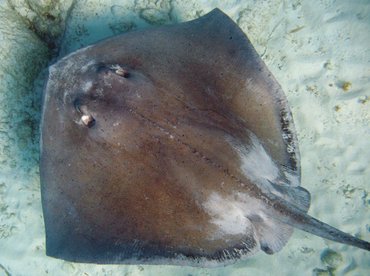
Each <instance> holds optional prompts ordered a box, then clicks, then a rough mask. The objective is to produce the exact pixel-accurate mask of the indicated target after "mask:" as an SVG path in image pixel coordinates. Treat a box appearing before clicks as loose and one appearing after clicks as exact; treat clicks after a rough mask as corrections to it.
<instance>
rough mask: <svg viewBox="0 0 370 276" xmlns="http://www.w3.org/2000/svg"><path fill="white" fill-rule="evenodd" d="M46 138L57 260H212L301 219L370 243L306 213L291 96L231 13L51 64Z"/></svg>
mask: <svg viewBox="0 0 370 276" xmlns="http://www.w3.org/2000/svg"><path fill="white" fill-rule="evenodd" d="M41 145H42V148H41V164H40V171H41V183H42V200H43V210H44V218H45V227H46V250H47V254H48V255H49V256H53V257H57V258H62V259H65V260H70V261H77V262H94V263H152V264H156V263H165V264H188V265H199V266H204V265H207V264H209V263H210V261H214V262H216V263H227V262H228V261H232V260H234V259H238V258H243V257H246V256H249V255H251V254H254V253H255V252H257V251H258V250H259V249H262V250H263V251H265V252H266V253H269V254H272V253H274V252H277V251H279V250H280V249H281V248H282V247H283V246H284V245H285V244H286V242H287V241H288V239H289V237H290V236H291V234H292V229H293V227H297V228H300V229H302V230H305V231H308V232H310V233H313V234H316V235H319V236H322V237H324V238H328V239H332V240H336V241H339V242H343V243H347V244H351V245H354V246H358V247H362V248H365V249H367V250H369V243H367V242H365V241H361V240H359V239H357V238H355V237H352V236H350V235H348V234H345V233H343V232H340V231H339V230H337V229H335V228H332V227H330V226H328V225H326V224H324V223H322V222H320V221H318V220H316V219H314V218H311V217H309V216H308V215H307V214H306V213H307V210H308V208H309V202H310V196H309V193H308V192H307V191H306V190H305V189H303V188H301V187H300V186H299V185H300V166H299V161H300V160H299V154H298V148H297V139H296V135H295V131H294V126H293V121H292V118H291V115H290V110H289V107H288V105H287V101H286V98H285V96H284V94H283V92H282V90H281V88H280V86H279V85H278V84H277V82H276V80H275V79H274V78H273V76H271V74H270V72H269V71H268V69H267V68H266V66H265V65H264V64H263V62H262V61H261V59H260V57H259V56H258V55H257V53H256V51H255V50H254V48H253V47H252V45H251V43H250V42H249V40H248V39H247V37H246V36H245V35H244V34H243V32H242V31H241V30H240V29H239V28H238V26H237V25H236V24H235V23H234V22H233V21H232V20H231V19H229V18H228V17H227V16H226V15H225V14H223V13H222V12H221V11H219V10H217V9H216V10H214V11H212V12H211V13H209V14H207V15H205V16H203V17H201V18H199V19H197V20H194V21H191V22H187V23H182V24H178V25H174V26H163V27H159V28H153V29H148V30H141V31H135V32H131V33H127V34H124V35H121V36H117V37H113V38H111V39H108V40H105V41H102V42H99V43H97V44H95V45H93V46H90V47H87V48H84V49H82V50H79V51H77V52H75V53H73V54H71V55H69V56H67V57H65V58H63V59H62V60H60V61H59V62H58V63H56V64H55V65H53V66H51V67H50V74H49V80H48V83H47V86H46V90H45V95H44V110H43V118H42V141H41Z"/></svg>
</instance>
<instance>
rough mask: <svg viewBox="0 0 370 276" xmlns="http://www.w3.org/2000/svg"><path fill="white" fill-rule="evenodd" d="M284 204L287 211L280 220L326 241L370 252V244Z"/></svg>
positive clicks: (278, 217) (279, 217)
mask: <svg viewBox="0 0 370 276" xmlns="http://www.w3.org/2000/svg"><path fill="white" fill-rule="evenodd" d="M280 203H282V202H280ZM283 204H284V205H285V208H286V209H285V208H283V209H285V210H284V212H283V213H284V215H283V216H277V219H278V220H280V221H282V222H284V223H286V224H288V225H291V226H293V227H295V228H298V229H301V230H303V231H305V232H308V233H311V234H314V235H316V236H319V237H322V238H324V239H328V240H332V241H336V242H340V243H344V244H348V245H352V246H355V247H358V248H362V249H365V250H367V251H370V242H367V241H364V240H361V239H359V238H356V237H354V236H352V235H350V234H347V233H345V232H342V231H340V230H339V229H337V228H335V227H332V226H330V225H328V224H326V223H324V222H322V221H320V220H318V219H315V218H313V217H311V216H309V215H308V214H306V213H305V212H304V211H303V210H301V209H299V208H295V207H294V206H293V205H292V206H287V205H290V204H289V203H287V202H284V203H283ZM279 209H280V208H279ZM280 210H282V209H280Z"/></svg>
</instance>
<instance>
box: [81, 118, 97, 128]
mask: <svg viewBox="0 0 370 276" xmlns="http://www.w3.org/2000/svg"><path fill="white" fill-rule="evenodd" d="M81 122H82V123H83V124H84V125H85V126H87V127H92V126H93V125H94V124H95V119H94V117H93V116H91V115H82V116H81Z"/></svg>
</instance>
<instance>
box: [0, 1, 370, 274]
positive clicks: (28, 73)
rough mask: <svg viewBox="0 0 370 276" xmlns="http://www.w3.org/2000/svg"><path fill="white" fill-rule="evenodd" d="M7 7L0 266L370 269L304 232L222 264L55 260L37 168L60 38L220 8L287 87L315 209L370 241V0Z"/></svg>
mask: <svg viewBox="0 0 370 276" xmlns="http://www.w3.org/2000/svg"><path fill="white" fill-rule="evenodd" d="M9 3H10V4H11V5H9ZM0 4H1V5H0V7H1V8H0V275H178V276H180V275H370V253H369V252H365V251H364V250H360V249H357V248H353V247H350V246H346V245H342V244H338V243H334V242H330V241H326V240H324V239H322V238H319V237H315V236H313V235H310V234H307V233H305V232H302V231H299V230H296V231H295V232H294V235H293V236H292V238H291V239H290V240H289V242H288V244H287V245H286V246H285V247H284V249H283V250H282V251H281V252H279V253H277V254H275V255H273V256H269V255H266V254H264V253H262V252H261V253H259V254H257V255H255V256H254V257H251V258H249V259H247V260H245V261H240V262H237V263H235V264H234V265H229V266H226V267H221V268H211V269H206V268H193V267H176V266H163V265H157V266H148V265H94V264H77V263H70V262H65V261H62V260H57V259H53V258H50V257H47V256H46V255H45V241H44V224H43V218H42V210H41V201H40V183H39V175H38V147H39V143H38V139H39V129H38V124H39V120H40V105H41V92H42V86H43V82H44V80H45V76H46V73H45V72H46V70H45V68H46V66H47V64H48V63H49V62H50V57H51V56H52V54H53V52H51V51H50V50H49V49H51V48H53V47H54V46H53V45H60V47H61V48H60V55H61V56H63V55H65V54H67V53H69V52H71V51H73V50H75V49H78V48H80V47H82V46H84V45H87V44H89V43H93V42H95V41H97V40H99V39H101V38H104V37H108V36H111V35H113V34H118V33H121V32H125V31H128V30H130V29H136V28H144V27H150V26H151V25H160V24H170V23H175V22H182V21H187V20H190V19H193V18H196V17H198V16H199V15H202V14H205V13H207V12H208V11H210V10H211V9H212V8H214V7H219V8H220V9H222V10H223V11H224V12H225V13H227V14H228V15H229V16H230V17H231V18H232V19H233V20H235V21H236V22H237V23H238V24H239V26H240V27H241V28H242V29H243V30H244V32H245V33H246V34H247V35H248V36H249V38H250V40H251V41H252V43H253V44H254V46H255V48H256V49H257V51H258V53H259V54H260V55H261V56H262V58H263V60H264V61H265V62H266V64H267V66H268V67H269V69H270V70H271V72H272V73H273V74H274V75H275V77H276V79H277V80H278V82H279V83H280V84H281V86H282V87H283V90H284V91H285V93H286V95H287V98H288V100H289V102H290V106H291V109H292V112H293V116H294V120H295V124H296V129H297V133H298V138H299V144H300V151H301V160H302V186H303V187H305V188H306V189H308V190H309V191H310V192H311V195H312V203H311V208H310V210H309V214H311V215H313V216H314V217H317V218H319V219H320V220H322V221H325V222H327V223H329V224H331V225H333V226H336V227H338V228H340V229H341V230H343V231H345V232H348V233H351V234H353V235H356V236H358V237H361V238H362V239H365V240H368V241H369V240H370V194H369V193H370V125H369V122H370V1H368V0H362V1H360V0H354V1H351V0H337V1H335V0H300V1H298V0H296V1H283V0H275V1H272V0H271V1H268V0H266V1H263V0H261V1H252V0H248V1H241V0H240V1H236V0H234V1H222V0H213V1H204V0H203V1H195V0H186V1H180V0H177V1H176V0H172V1H165V0H162V1H161V0H157V1H143V0H136V1H130V0H128V1H124V0H107V1H99V0H94V1H82V0H76V1H73V0H68V1H61V3H59V2H58V1H47V0H43V1H21V0H18V1H12V0H9V1H4V0H0ZM64 23H66V29H65V30H66V31H65V34H64V36H61V34H63V26H64ZM57 38H59V40H57V41H58V42H57V44H55V40H56V39H57ZM45 41H47V42H48V44H47V43H45ZM210 50H211V49H210ZM54 54H55V53H54Z"/></svg>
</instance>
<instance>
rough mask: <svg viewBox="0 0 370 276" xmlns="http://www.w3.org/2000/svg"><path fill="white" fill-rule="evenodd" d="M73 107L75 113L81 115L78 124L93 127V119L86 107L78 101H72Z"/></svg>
mask: <svg viewBox="0 0 370 276" xmlns="http://www.w3.org/2000/svg"><path fill="white" fill-rule="evenodd" d="M74 106H75V109H76V111H77V112H78V113H79V114H80V115H81V117H80V122H81V123H82V124H83V125H85V126H87V127H88V128H90V127H92V126H94V124H95V119H94V117H93V116H92V115H91V114H90V112H89V111H88V108H87V106H86V105H83V104H81V102H80V101H79V100H75V101H74Z"/></svg>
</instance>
